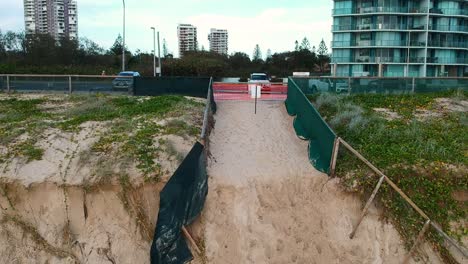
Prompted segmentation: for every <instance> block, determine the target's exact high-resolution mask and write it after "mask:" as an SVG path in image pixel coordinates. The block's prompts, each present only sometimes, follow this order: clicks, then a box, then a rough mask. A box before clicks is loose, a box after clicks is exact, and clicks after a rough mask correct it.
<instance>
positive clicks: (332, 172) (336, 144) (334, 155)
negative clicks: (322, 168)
mask: <svg viewBox="0 0 468 264" xmlns="http://www.w3.org/2000/svg"><path fill="white" fill-rule="evenodd" d="M340 140H341V139H340V138H339V137H337V138H335V142H334V144H333V152H332V160H331V164H330V176H331V177H332V178H333V177H335V171H336V161H337V159H338V151H339V149H340Z"/></svg>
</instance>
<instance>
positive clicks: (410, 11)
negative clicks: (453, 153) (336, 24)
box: [333, 6, 427, 16]
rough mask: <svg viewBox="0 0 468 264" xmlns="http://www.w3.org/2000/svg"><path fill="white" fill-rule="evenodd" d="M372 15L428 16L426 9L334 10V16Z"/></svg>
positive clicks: (364, 8)
mask: <svg viewBox="0 0 468 264" xmlns="http://www.w3.org/2000/svg"><path fill="white" fill-rule="evenodd" d="M372 13H404V14H427V9H426V8H408V7H406V6H405V7H403V6H401V7H389V6H378V7H358V8H337V9H333V15H335V16H339V15H359V14H372Z"/></svg>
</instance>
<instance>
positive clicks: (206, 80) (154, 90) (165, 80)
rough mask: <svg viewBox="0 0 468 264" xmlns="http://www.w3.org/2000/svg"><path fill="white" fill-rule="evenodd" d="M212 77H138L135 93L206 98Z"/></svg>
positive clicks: (135, 83)
mask: <svg viewBox="0 0 468 264" xmlns="http://www.w3.org/2000/svg"><path fill="white" fill-rule="evenodd" d="M210 80H211V78H210V77H136V78H134V87H133V94H134V95H137V96H159V95H167V94H174V95H185V96H192V97H199V98H206V94H207V93H208V87H209V85H210Z"/></svg>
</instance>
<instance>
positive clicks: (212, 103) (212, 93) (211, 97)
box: [210, 83, 218, 114]
mask: <svg viewBox="0 0 468 264" xmlns="http://www.w3.org/2000/svg"><path fill="white" fill-rule="evenodd" d="M210 102H211V111H212V112H213V114H216V110H217V109H218V106H217V105H216V102H215V98H214V92H213V83H210Z"/></svg>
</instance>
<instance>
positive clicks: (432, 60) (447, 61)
mask: <svg viewBox="0 0 468 264" xmlns="http://www.w3.org/2000/svg"><path fill="white" fill-rule="evenodd" d="M427 63H429V64H468V58H449V57H429V58H427Z"/></svg>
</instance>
